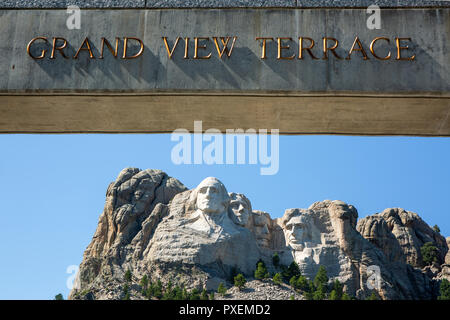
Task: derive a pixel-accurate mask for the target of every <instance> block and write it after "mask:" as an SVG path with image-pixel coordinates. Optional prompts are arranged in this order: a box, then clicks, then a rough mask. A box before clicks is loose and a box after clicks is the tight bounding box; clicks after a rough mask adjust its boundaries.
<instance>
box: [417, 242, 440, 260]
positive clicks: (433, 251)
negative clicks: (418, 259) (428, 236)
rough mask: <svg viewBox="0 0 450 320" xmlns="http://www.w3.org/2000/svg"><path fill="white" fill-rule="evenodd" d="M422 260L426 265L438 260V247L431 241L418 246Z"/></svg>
mask: <svg viewBox="0 0 450 320" xmlns="http://www.w3.org/2000/svg"><path fill="white" fill-rule="evenodd" d="M420 253H421V254H422V260H423V262H424V263H425V264H426V265H431V264H433V262H438V249H437V248H436V246H435V245H434V244H433V243H432V242H427V243H425V244H424V245H423V246H422V247H421V248H420Z"/></svg>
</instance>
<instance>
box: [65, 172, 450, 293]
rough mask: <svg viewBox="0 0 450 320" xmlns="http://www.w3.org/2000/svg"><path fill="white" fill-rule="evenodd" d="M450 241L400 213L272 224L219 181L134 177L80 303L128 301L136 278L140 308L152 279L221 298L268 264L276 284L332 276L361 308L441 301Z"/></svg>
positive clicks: (320, 213) (109, 214)
mask: <svg viewBox="0 0 450 320" xmlns="http://www.w3.org/2000/svg"><path fill="white" fill-rule="evenodd" d="M449 241H450V238H447V239H445V238H444V237H443V236H441V235H440V234H439V233H438V232H436V231H435V230H433V228H430V226H428V225H427V224H426V223H425V222H424V221H423V220H422V219H421V218H420V217H419V216H418V215H417V214H415V213H413V212H409V211H405V210H403V209H400V208H392V209H386V210H384V211H383V212H381V213H378V214H375V215H372V216H368V217H366V218H363V219H360V220H359V221H358V212H357V210H356V208H354V207H353V206H351V205H349V204H346V203H344V202H342V201H330V200H325V201H321V202H316V203H314V204H312V205H311V206H310V207H309V208H308V209H288V210H286V212H285V213H284V215H283V216H282V217H281V218H278V219H272V218H271V217H270V215H269V214H268V213H266V212H264V211H257V210H253V209H252V206H251V202H250V200H249V199H247V198H246V197H245V195H243V194H239V193H229V192H228V191H227V189H226V187H225V186H224V185H223V184H222V183H221V182H220V181H219V180H218V179H216V178H211V177H210V178H206V179H205V180H203V181H202V182H201V183H200V184H199V185H198V186H197V188H195V189H192V190H188V189H187V188H186V187H185V186H184V185H183V184H182V183H181V182H180V181H178V180H177V179H174V178H171V177H169V176H168V175H167V174H166V173H164V172H162V171H160V170H142V171H141V170H139V169H136V168H127V169H124V170H122V172H121V173H120V174H119V176H118V178H117V179H116V181H115V182H113V183H111V184H110V186H109V187H108V190H107V193H106V203H105V207H104V210H103V213H102V214H101V215H100V218H99V222H98V226H97V230H96V232H95V234H94V237H93V239H92V241H91V243H90V244H89V246H88V247H87V249H86V251H85V253H84V257H83V261H82V262H81V265H80V269H79V272H78V276H77V279H76V281H75V287H74V289H73V290H72V292H71V294H70V298H71V299H121V298H123V294H124V293H123V286H124V280H123V279H124V276H125V273H126V271H127V270H130V271H131V279H130V283H131V285H130V289H129V290H130V292H131V297H132V298H134V299H139V298H142V296H141V295H140V294H139V292H140V286H139V284H138V283H139V280H140V279H141V278H142V277H143V276H144V275H146V276H147V277H149V278H150V279H151V281H157V280H160V281H161V282H162V283H168V282H169V281H170V282H171V283H177V284H183V285H184V286H185V287H187V288H198V289H200V290H201V289H203V288H205V289H206V290H214V291H215V290H216V289H217V287H218V285H219V283H221V282H222V283H226V282H227V280H229V279H230V276H232V275H233V274H236V272H240V273H243V274H244V275H245V276H246V277H248V278H249V279H250V278H252V277H253V272H254V270H255V266H256V264H257V262H258V261H263V262H264V263H265V265H266V266H267V270H268V272H269V273H272V274H273V273H275V272H279V271H280V270H279V269H280V265H281V266H282V265H285V266H287V265H289V264H291V263H292V262H293V261H295V262H296V263H297V264H298V266H299V269H300V271H301V273H302V274H303V275H304V276H306V277H307V278H309V279H313V277H314V275H315V274H316V273H317V271H318V270H319V267H320V266H324V267H325V268H326V270H327V273H328V276H329V278H330V283H331V281H333V280H336V279H337V280H339V281H340V282H341V283H342V284H343V286H344V292H346V293H347V294H349V295H351V296H354V297H357V298H360V299H364V298H366V297H367V296H368V295H370V294H371V293H372V292H373V291H374V290H375V291H376V293H377V295H378V296H379V297H381V298H383V299H434V298H436V296H437V295H438V288H439V281H440V279H443V278H447V279H450V253H449V250H448V248H449ZM430 242H431V243H432V244H433V245H434V246H435V247H436V248H437V249H436V258H435V261H434V262H433V263H432V264H431V265H430V264H426V263H425V262H424V259H423V257H422V253H421V250H420V248H421V247H422V246H423V245H424V244H425V243H430ZM274 254H277V255H278V257H279V258H280V259H279V260H280V263H279V265H274V263H273V260H272V257H273V256H274ZM261 288H270V286H269V285H265V286H262V287H261ZM261 288H260V289H258V290H259V291H261V292H262V293H261V294H260V295H255V297H266V298H270V297H271V294H270V292H271V291H273V292H278V293H277V294H276V295H274V296H273V297H272V298H274V299H277V298H286V297H287V296H288V293H283V292H284V291H283V290H281V288H282V287H279V288H280V290H281V291H280V290H278V291H277V290H273V289H270V290H269V289H261ZM259 291H258V292H259ZM265 291H267V292H265ZM280 292H281V293H280ZM285 292H288V291H285ZM237 296H238V297H240V298H245V295H244V297H243V296H242V295H237Z"/></svg>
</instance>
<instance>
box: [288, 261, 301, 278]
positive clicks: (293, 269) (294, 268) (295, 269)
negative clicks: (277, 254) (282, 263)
mask: <svg viewBox="0 0 450 320" xmlns="http://www.w3.org/2000/svg"><path fill="white" fill-rule="evenodd" d="M288 273H289V275H290V277H289V278H291V277H293V276H296V277H298V276H300V275H301V274H302V273H301V272H300V268H299V266H298V264H297V262H295V261H292V262H291V264H290V265H289V267H288Z"/></svg>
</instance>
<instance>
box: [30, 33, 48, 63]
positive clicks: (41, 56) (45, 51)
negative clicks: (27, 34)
mask: <svg viewBox="0 0 450 320" xmlns="http://www.w3.org/2000/svg"><path fill="white" fill-rule="evenodd" d="M36 40H44V41H45V42H46V43H48V41H47V38H46V37H36V38H33V39H31V41H30V42H29V43H28V45H27V53H28V55H29V56H30V57H32V58H33V59H35V60H40V59H44V58H45V54H46V53H47V49H43V50H42V51H41V55H40V56H39V57H35V56H33V55H32V54H31V51H30V49H31V45H32V44H33V43H34V42H35V41H36Z"/></svg>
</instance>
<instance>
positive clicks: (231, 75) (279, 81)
mask: <svg viewBox="0 0 450 320" xmlns="http://www.w3.org/2000/svg"><path fill="white" fill-rule="evenodd" d="M1 14H2V15H1V19H0V28H1V29H2V30H3V32H2V33H1V34H0V43H2V45H1V46H0V68H1V69H2V70H6V71H5V75H4V76H3V77H1V78H0V92H2V93H20V92H24V91H25V92H30V91H32V92H35V93H43V92H59V93H61V92H67V93H73V92H76V93H80V92H87V93H96V92H97V93H98V92H102V93H108V94H110V93H114V92H115V93H130V92H132V93H134V94H135V93H157V92H178V93H179V92H198V93H214V92H221V93H227V92H229V93H230V94H231V93H240V94H243V93H251V94H256V93H259V94H267V93H268V92H269V93H275V92H276V93H279V94H283V95H286V94H287V93H290V94H307V93H310V94H320V93H327V94H375V95H390V94H413V93H414V94H419V93H420V94H422V95H423V94H424V93H427V94H430V95H436V96H439V97H442V96H445V95H446V94H447V95H448V94H449V92H450V72H448V70H447V68H446V66H449V65H450V56H449V55H448V54H447V53H448V52H449V51H450V35H449V33H448V32H447V29H446V28H447V27H446V24H445V23H444V22H443V23H436V21H448V20H449V15H450V9H415V10H406V9H405V10H385V12H384V13H383V29H382V30H369V29H368V28H367V27H366V19H367V15H366V12H365V10H363V9H355V10H339V9H326V10H315V9H309V10H300V9H295V10H284V9H273V10H264V11H262V10H257V9H230V10H219V9H214V10H202V9H179V10H123V11H122V10H107V11H104V10H86V11H84V12H83V14H82V21H81V26H82V29H81V30H80V31H77V30H68V29H67V27H66V20H67V13H66V12H65V11H64V10H4V11H3V12H1ZM99 19H101V21H107V22H108V23H104V24H99V23H97V21H99ZM326 21H333V24H329V23H326ZM349 21H351V23H349ZM417 25H420V26H421V28H417V27H416V26H417ZM430 30H433V32H430ZM42 35H45V36H47V37H49V38H50V39H49V40H50V43H51V38H52V37H56V36H57V37H64V38H66V39H67V41H68V47H67V48H66V49H65V52H66V55H68V56H69V57H73V56H74V55H75V54H76V52H77V51H78V49H79V47H80V46H81V44H82V43H83V40H84V39H85V37H86V36H88V37H89V41H90V43H91V45H92V48H93V49H92V50H93V55H94V56H95V57H96V59H89V54H88V52H86V51H82V52H81V53H80V55H79V57H78V59H64V58H63V57H61V55H60V54H59V53H58V52H56V55H57V57H56V59H50V57H49V56H50V53H51V49H50V44H45V43H42V41H41V43H39V42H38V43H37V44H36V46H33V48H32V50H31V51H32V53H33V54H34V55H39V54H40V52H41V50H44V49H46V50H48V51H47V57H46V58H44V59H42V60H34V59H32V58H31V57H29V56H28V55H27V52H26V46H27V44H28V43H29V41H30V40H31V39H32V38H33V37H36V36H42ZM121 35H129V36H135V37H138V38H140V39H141V40H142V41H143V43H144V52H143V55H142V56H140V57H139V58H137V59H133V60H124V59H115V58H114V57H113V56H112V55H111V54H110V53H109V52H108V51H106V52H105V58H104V59H99V56H100V50H101V38H102V37H105V38H107V39H108V40H109V41H113V39H115V37H118V36H121ZM227 35H228V36H236V37H237V40H236V43H235V46H234V48H233V51H232V55H231V57H230V58H225V57H224V56H223V57H222V59H221V58H219V56H218V52H217V49H216V47H215V44H214V42H213V40H212V38H211V37H214V36H219V37H220V36H227ZM324 35H327V36H330V37H334V38H336V39H339V46H338V48H337V49H336V52H337V53H338V54H339V55H340V56H341V57H345V56H346V55H347V54H348V51H349V50H350V48H351V46H352V44H353V42H354V39H355V36H358V37H359V38H360V39H361V41H362V44H363V46H364V47H365V50H366V51H367V53H368V55H369V56H370V52H369V45H370V42H371V41H372V40H373V39H374V38H375V37H377V36H384V37H388V38H389V39H390V42H389V44H388V43H387V42H385V43H384V44H382V43H379V50H380V52H381V51H383V54H385V53H386V51H387V50H390V52H391V55H392V58H391V59H390V60H389V61H381V60H377V59H375V58H373V57H370V58H369V59H368V60H363V59H362V57H361V54H360V53H359V52H355V53H354V54H353V55H352V59H351V60H345V59H344V60H338V59H336V58H334V57H332V56H330V58H329V59H328V60H323V59H318V60H313V59H311V57H309V56H307V57H305V58H304V59H302V60H300V59H292V60H277V41H269V42H268V44H267V59H261V52H262V49H261V42H260V41H256V40H255V38H256V37H267V36H270V37H278V36H279V37H281V36H285V37H292V39H293V40H292V42H290V43H289V45H290V47H291V48H290V50H284V52H283V53H284V54H286V56H287V55H295V54H297V53H298V37H300V36H306V37H311V38H313V39H314V41H315V43H316V46H315V47H314V48H313V50H312V51H313V52H314V53H315V55H316V56H317V57H321V58H322V51H321V50H322V49H321V43H322V42H321V38H322V37H323V36H324ZM163 36H166V37H168V39H169V40H168V41H169V44H170V46H171V47H172V46H173V45H174V42H175V39H176V38H177V37H190V39H191V40H190V46H189V52H190V53H189V57H190V58H189V59H184V41H183V40H180V41H179V43H178V46H177V48H176V49H175V51H174V54H173V56H172V58H171V59H169V57H168V54H167V52H166V48H165V44H164V42H163V40H162V37H163ZM199 36H206V37H210V38H209V41H206V40H205V43H206V44H205V45H206V47H207V49H203V50H202V52H204V53H205V54H208V52H210V53H211V58H210V59H207V60H198V59H193V55H194V40H193V38H194V37H199ZM398 36H402V37H410V38H411V39H412V42H411V43H410V47H411V50H414V54H415V55H416V59H415V60H414V61H397V60H395V58H394V56H395V55H396V48H395V40H394V37H398ZM130 41H131V40H130ZM286 44H287V43H286ZM129 47H130V49H129V50H130V52H129V53H130V54H131V53H132V52H133V53H135V52H136V51H137V50H138V48H137V46H136V45H135V43H133V42H132V41H131V43H130V45H129ZM229 47H230V48H231V44H229ZM119 49H120V50H119V51H121V52H122V51H123V39H122V40H121V41H120V43H119ZM133 50H134V51H133ZM403 52H404V53H405V54H408V52H405V50H404V51H403ZM202 54H203V53H202ZM380 54H381V53H380ZM411 54H412V53H411ZM443 66H444V67H443ZM311 118H312V117H311ZM427 119H430V118H427ZM442 121H443V122H444V121H446V120H445V119H442ZM379 122H381V123H382V121H379ZM327 123H328V125H329V126H332V125H333V121H327ZM442 126H443V125H442V124H441V126H440V127H442Z"/></svg>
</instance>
